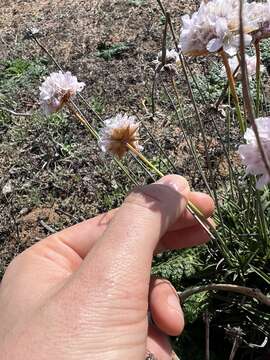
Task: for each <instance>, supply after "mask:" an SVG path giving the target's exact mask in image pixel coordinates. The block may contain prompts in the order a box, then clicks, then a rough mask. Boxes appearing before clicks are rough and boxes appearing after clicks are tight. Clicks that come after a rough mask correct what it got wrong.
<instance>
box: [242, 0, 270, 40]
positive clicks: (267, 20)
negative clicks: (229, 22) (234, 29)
mask: <svg viewBox="0 0 270 360" xmlns="http://www.w3.org/2000/svg"><path fill="white" fill-rule="evenodd" d="M247 17H248V22H249V23H250V24H253V27H254V28H255V30H254V31H253V32H252V35H253V40H254V41H260V40H261V39H266V38H269V37H270V1H269V0H268V1H267V2H266V3H257V2H254V1H253V2H252V3H249V4H247Z"/></svg>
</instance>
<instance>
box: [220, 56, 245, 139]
mask: <svg viewBox="0 0 270 360" xmlns="http://www.w3.org/2000/svg"><path fill="white" fill-rule="evenodd" d="M219 54H220V56H221V58H222V61H223V64H224V67H225V70H226V74H227V77H228V81H229V85H230V89H231V93H232V97H233V101H234V105H235V110H236V115H237V118H238V122H239V127H240V131H241V133H242V134H244V133H245V131H246V122H245V120H244V118H243V116H242V113H241V108H240V103H239V98H238V95H237V92H236V86H235V80H234V77H233V73H232V70H231V67H230V64H229V61H228V57H227V55H226V54H225V52H224V50H221V51H220V52H219Z"/></svg>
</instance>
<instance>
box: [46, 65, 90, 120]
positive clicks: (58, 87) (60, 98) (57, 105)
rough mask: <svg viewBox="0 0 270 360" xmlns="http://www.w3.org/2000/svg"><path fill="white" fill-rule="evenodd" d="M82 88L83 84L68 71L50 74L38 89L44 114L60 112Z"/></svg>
mask: <svg viewBox="0 0 270 360" xmlns="http://www.w3.org/2000/svg"><path fill="white" fill-rule="evenodd" d="M84 86H85V84H84V83H83V82H78V80H77V78H76V76H73V75H72V74H71V73H70V72H69V71H67V72H65V73H63V72H62V71H59V72H54V73H52V74H51V75H50V76H48V77H47V78H46V79H45V81H44V82H43V83H42V84H41V86H40V88H39V90H40V101H41V106H42V108H43V109H44V112H45V114H47V115H48V114H52V113H54V112H57V111H58V110H60V109H61V108H62V107H63V106H64V104H65V103H66V102H67V101H68V100H69V99H70V98H71V97H73V96H75V95H76V93H77V92H80V91H82V89H83V88H84Z"/></svg>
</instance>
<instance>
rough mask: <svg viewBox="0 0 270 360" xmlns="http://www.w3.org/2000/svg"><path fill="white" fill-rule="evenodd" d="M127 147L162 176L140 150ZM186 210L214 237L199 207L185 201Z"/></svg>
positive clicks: (130, 146) (209, 224) (211, 227)
mask: <svg viewBox="0 0 270 360" xmlns="http://www.w3.org/2000/svg"><path fill="white" fill-rule="evenodd" d="M126 146H127V148H128V149H129V150H130V151H131V152H132V153H133V154H134V155H136V156H138V157H139V158H140V159H141V160H142V161H143V162H144V163H145V164H146V165H147V166H148V167H149V169H151V170H153V171H154V172H155V173H156V174H157V175H158V176H160V177H163V176H164V174H163V173H162V172H161V171H160V170H159V169H158V168H157V167H156V166H155V165H154V164H152V163H151V162H150V161H149V160H148V159H147V158H146V157H145V156H144V155H143V154H142V153H141V152H140V151H138V150H137V149H135V148H134V147H133V146H132V145H130V144H129V143H127V144H126ZM187 210H188V211H189V212H190V213H191V214H192V215H193V216H194V218H195V219H196V220H197V221H198V223H199V224H200V225H201V226H202V227H203V228H204V230H205V231H206V232H207V233H208V234H209V235H210V237H211V239H215V237H214V235H213V234H212V232H211V231H210V230H209V229H211V230H214V231H215V228H214V226H213V224H212V223H211V222H210V221H209V220H208V219H206V218H205V217H204V215H203V213H202V212H201V210H200V209H198V208H197V206H196V205H194V204H193V203H192V202H191V201H188V203H187Z"/></svg>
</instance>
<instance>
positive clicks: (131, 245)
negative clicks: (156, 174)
mask: <svg viewBox="0 0 270 360" xmlns="http://www.w3.org/2000/svg"><path fill="white" fill-rule="evenodd" d="M188 194H189V186H188V183H187V181H186V180H185V179H184V178H183V177H181V176H178V175H169V176H165V177H164V178H162V179H161V180H159V181H158V182H157V183H155V184H151V185H147V186H145V187H142V188H141V189H139V190H135V191H133V192H132V193H131V194H130V195H129V196H128V197H127V199H126V200H125V201H124V203H123V205H122V206H121V207H120V209H119V210H118V211H117V213H116V215H115V216H114V218H113V220H112V221H111V223H110V225H109V226H108V228H107V230H106V231H105V232H104V234H103V235H102V237H101V238H100V239H99V240H98V241H97V242H96V243H95V245H94V247H93V248H92V250H91V252H90V253H89V254H88V255H87V257H86V258H85V260H84V262H83V264H82V266H81V268H80V270H79V271H78V273H77V274H76V278H77V280H78V281H79V282H80V281H81V280H82V281H83V280H86V281H83V288H84V290H83V292H84V293H85V292H87V293H88V294H85V295H87V297H88V298H89V292H90V293H92V294H93V288H95V289H96V291H95V294H97V292H98V289H99V290H100V292H101V294H102V296H103V298H104V292H105V293H107V292H108V291H109V292H110V298H111V300H112V298H113V295H116V297H118V295H119V292H118V291H119V289H122V290H123V291H124V293H125V295H127V293H129V295H130V297H131V298H132V297H133V296H136V297H138V296H146V297H147V295H148V285H149V279H150V271H151V261H152V257H153V252H154V250H155V248H156V246H157V244H158V242H159V240H160V239H161V237H162V236H163V235H164V234H165V233H166V231H167V229H168V228H169V227H170V226H171V225H172V224H173V223H174V222H175V221H176V220H177V219H178V218H179V217H180V215H181V213H182V212H183V211H184V209H185V207H186V203H187V201H186V198H188ZM74 280H75V279H74ZM131 284H132V286H131ZM104 287H106V289H105V288H104ZM127 288H128V290H127ZM114 292H115V294H114ZM135 293H136V294H135ZM122 295H123V294H122ZM128 297H129V296H128Z"/></svg>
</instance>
